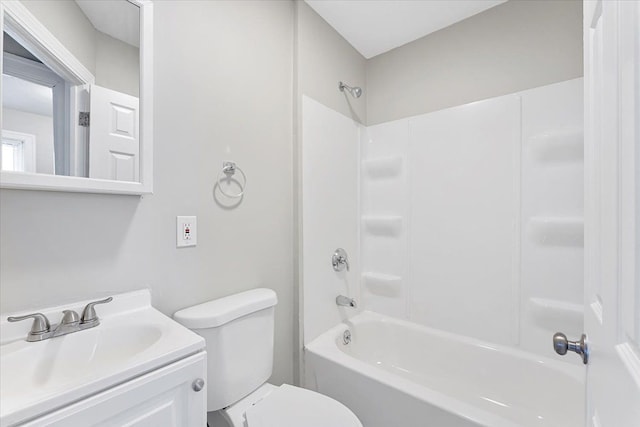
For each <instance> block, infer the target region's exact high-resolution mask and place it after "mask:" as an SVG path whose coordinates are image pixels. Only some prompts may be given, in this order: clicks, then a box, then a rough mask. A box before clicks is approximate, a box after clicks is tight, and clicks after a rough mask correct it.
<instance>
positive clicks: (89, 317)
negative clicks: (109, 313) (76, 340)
mask: <svg viewBox="0 0 640 427" xmlns="http://www.w3.org/2000/svg"><path fill="white" fill-rule="evenodd" d="M111 301H113V297H109V298H105V299H102V300H99V301H94V302H90V303H89V304H87V305H86V307H85V308H84V310H82V318H81V319H80V323H82V324H87V323H89V324H94V323H95V324H96V325H97V324H99V323H100V319H98V316H97V315H96V311H95V309H94V308H93V306H94V305H96V304H106V303H108V302H111Z"/></svg>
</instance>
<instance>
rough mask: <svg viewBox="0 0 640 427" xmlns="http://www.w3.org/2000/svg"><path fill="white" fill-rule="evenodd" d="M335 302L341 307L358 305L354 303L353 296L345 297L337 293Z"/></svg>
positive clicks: (355, 306)
mask: <svg viewBox="0 0 640 427" xmlns="http://www.w3.org/2000/svg"><path fill="white" fill-rule="evenodd" d="M336 304H338V305H339V306H342V307H351V308H357V307H358V305H357V304H356V300H354V299H353V298H349V297H345V296H344V295H338V296H337V297H336Z"/></svg>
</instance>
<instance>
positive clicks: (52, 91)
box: [0, 0, 152, 194]
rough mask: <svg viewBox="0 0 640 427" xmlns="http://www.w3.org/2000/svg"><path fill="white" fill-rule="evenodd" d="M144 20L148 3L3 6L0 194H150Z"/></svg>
mask: <svg viewBox="0 0 640 427" xmlns="http://www.w3.org/2000/svg"><path fill="white" fill-rule="evenodd" d="M150 14H151V4H150V2H148V1H145V0H103V1H94V0H65V1H56V2H42V1H29V0H23V1H14V2H3V3H2V30H3V37H2V54H3V55H2V82H1V86H0V87H1V88H2V91H1V95H2V116H1V117H2V120H1V123H2V133H1V136H2V152H1V155H0V157H1V160H2V162H1V170H2V175H1V176H2V180H1V183H2V187H4V188H26V189H30V188H34V189H50V190H63V191H89V192H113V193H134V194H143V193H148V192H150V191H151V146H150V133H151V132H150V129H151V125H150V121H151V96H150V90H151V87H152V85H151V72H150V71H151V55H152V50H151V34H152V29H151V19H150V17H151V15H150ZM143 77H144V78H143Z"/></svg>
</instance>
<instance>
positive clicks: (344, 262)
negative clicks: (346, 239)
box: [331, 248, 349, 271]
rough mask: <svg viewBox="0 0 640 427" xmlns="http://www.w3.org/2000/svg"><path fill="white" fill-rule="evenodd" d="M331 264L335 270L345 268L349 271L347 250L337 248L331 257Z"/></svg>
mask: <svg viewBox="0 0 640 427" xmlns="http://www.w3.org/2000/svg"><path fill="white" fill-rule="evenodd" d="M331 265H332V266H333V269H334V270H335V271H342V270H344V269H345V268H346V269H347V271H349V258H348V256H347V251H345V250H344V249H342V248H338V249H336V250H335V252H334V253H333V256H332V257H331Z"/></svg>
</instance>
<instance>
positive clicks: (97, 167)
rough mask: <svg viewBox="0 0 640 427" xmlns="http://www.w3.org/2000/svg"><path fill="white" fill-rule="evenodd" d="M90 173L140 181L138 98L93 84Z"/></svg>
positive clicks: (91, 175)
mask: <svg viewBox="0 0 640 427" xmlns="http://www.w3.org/2000/svg"><path fill="white" fill-rule="evenodd" d="M90 96H91V109H90V111H91V120H90V126H89V177H90V178H101V179H113V180H117V181H135V182H137V181H139V180H140V179H139V178H140V138H139V126H138V118H139V103H140V102H139V99H138V98H136V97H135V96H131V95H127V94H124V93H120V92H116V91H115V90H111V89H107V88H104V87H100V86H96V85H91V94H90Z"/></svg>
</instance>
